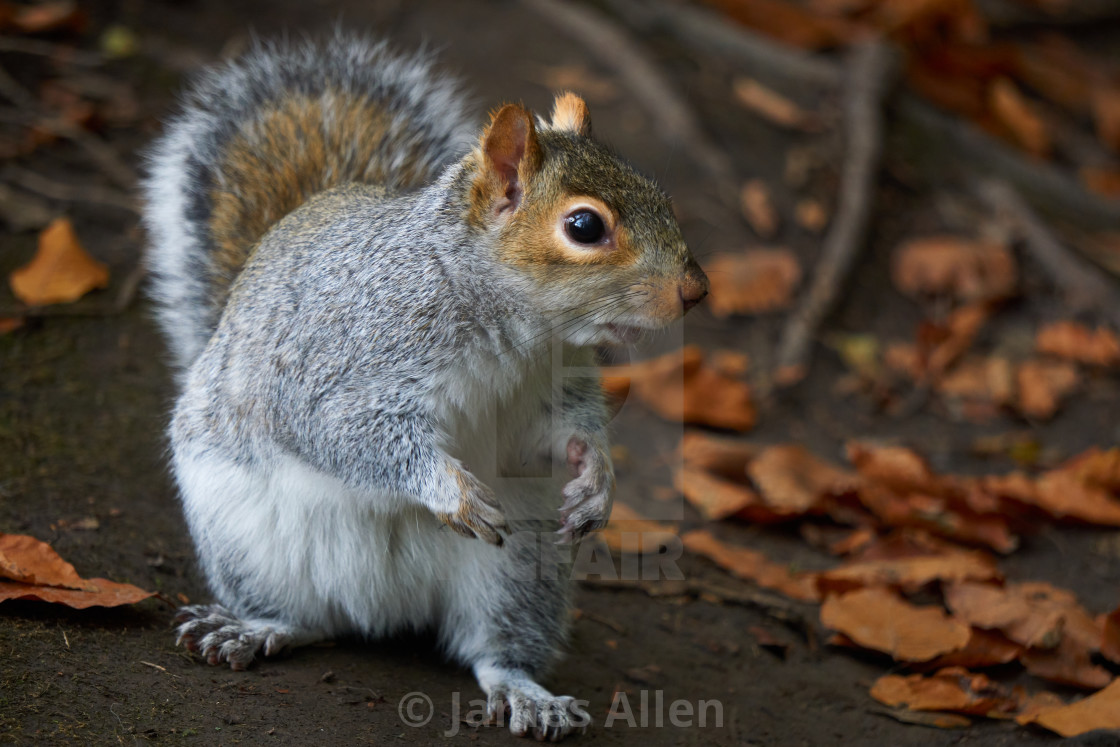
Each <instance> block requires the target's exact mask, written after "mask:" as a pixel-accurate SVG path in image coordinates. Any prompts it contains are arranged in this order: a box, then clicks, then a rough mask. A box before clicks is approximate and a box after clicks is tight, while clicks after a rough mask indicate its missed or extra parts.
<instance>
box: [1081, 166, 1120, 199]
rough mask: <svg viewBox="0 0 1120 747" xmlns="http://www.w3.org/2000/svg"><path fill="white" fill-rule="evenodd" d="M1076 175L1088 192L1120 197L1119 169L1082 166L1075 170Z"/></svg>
mask: <svg viewBox="0 0 1120 747" xmlns="http://www.w3.org/2000/svg"><path fill="white" fill-rule="evenodd" d="M1077 176H1078V178H1079V179H1081V183H1082V184H1084V185H1085V188H1086V189H1088V190H1089V191H1090V192H1096V193H1097V194H1099V195H1103V196H1104V197H1110V198H1117V197H1120V169H1109V168H1100V167H1096V166H1082V167H1081V168H1080V169H1078V170H1077Z"/></svg>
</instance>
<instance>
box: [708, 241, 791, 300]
mask: <svg viewBox="0 0 1120 747" xmlns="http://www.w3.org/2000/svg"><path fill="white" fill-rule="evenodd" d="M707 269H708V279H709V280H710V281H711V289H712V292H711V296H710V297H709V299H708V308H710V309H711V310H712V313H713V314H715V315H716V316H718V317H726V316H730V315H731V314H759V313H762V312H766V311H775V310H777V309H782V308H785V307H786V306H788V305H789V303H790V301H791V300H792V298H793V292H794V290H796V288H797V286H798V284H799V283H800V282H801V265H800V264H799V263H798V261H797V257H795V256H794V254H793V252H791V251H789V250H788V249H752V250H749V251H746V252H742V253H740V254H720V255H718V256H716V257H715V259H713V260H712V262H711V263H710V264H709V265H708V268H707Z"/></svg>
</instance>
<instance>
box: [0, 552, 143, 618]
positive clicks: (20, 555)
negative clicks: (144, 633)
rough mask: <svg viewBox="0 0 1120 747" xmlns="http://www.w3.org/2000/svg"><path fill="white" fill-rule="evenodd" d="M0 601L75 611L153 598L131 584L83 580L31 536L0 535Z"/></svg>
mask: <svg viewBox="0 0 1120 747" xmlns="http://www.w3.org/2000/svg"><path fill="white" fill-rule="evenodd" d="M0 577H2V578H3V579H10V580H0V602H3V601H6V600H9V599H26V600H39V601H43V602H55V603H58V604H64V605H66V606H68V607H73V608H75V609H85V608H87V607H116V606H118V605H122V604H133V603H134V602H139V601H140V600H142V599H147V598H148V597H151V596H154V592H150V591H144V590H143V589H139V588H137V587H135V586H132V585H131V584H120V583H116V582H114V581H109V580H107V579H104V578H91V579H83V578H82V577H80V576H79V575H78V573H77V571H75V570H74V566H72V565H71V564H69V563H67V562H66V561H65V560H63V559H62V557H61V556H59V554H58V553H56V552H55V551H54V550H53V549H52V548H51V546H50V545H48V544H47V543H45V542H42V541H40V540H37V539H35V538H34V537H29V536H27V535H18V534H0Z"/></svg>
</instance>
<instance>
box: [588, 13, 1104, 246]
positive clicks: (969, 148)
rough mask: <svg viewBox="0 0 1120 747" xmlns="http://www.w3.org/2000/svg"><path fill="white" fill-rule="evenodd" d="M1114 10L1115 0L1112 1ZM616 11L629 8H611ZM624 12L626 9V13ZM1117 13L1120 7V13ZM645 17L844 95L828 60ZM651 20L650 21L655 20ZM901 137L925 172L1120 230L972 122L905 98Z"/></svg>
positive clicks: (1099, 208)
mask: <svg viewBox="0 0 1120 747" xmlns="http://www.w3.org/2000/svg"><path fill="white" fill-rule="evenodd" d="M1104 1H1105V2H1112V0H1104ZM608 2H609V3H611V4H612V5H614V4H617V3H621V2H626V0H608ZM618 7H624V6H621V5H620V6H618ZM1117 7H1120V5H1118V6H1117ZM641 8H642V12H640V13H637V14H636V16H635V14H633V13H630V14H622V13H620V15H623V17H625V18H627V19H628V20H629V19H631V18H635V17H637V18H638V19H646V20H639V21H636V23H638V24H639V25H640V26H646V25H648V24H655V25H654V26H653V27H655V28H657V29H659V30H663V31H665V32H666V33H669V34H671V35H673V36H674V37H675V38H676V39H678V40H679V41H680V42H682V43H683V44H686V45H688V46H689V47H691V48H692V49H695V50H698V51H702V52H705V53H716V54H722V55H726V56H727V57H729V58H730V59H733V60H735V61H736V62H738V63H739V64H741V65H742V66H743V67H744V68H745V69H748V70H750V71H751V75H752V77H758V78H759V79H760V80H765V82H767V83H768V84H769V85H772V86H774V87H776V88H783V87H797V86H815V87H818V88H836V87H837V86H839V85H840V83H841V81H842V80H843V70H842V69H841V67H840V66H839V65H838V64H836V63H835V62H833V61H831V60H829V59H828V58H826V57H824V56H820V55H808V54H806V53H805V52H802V51H800V50H796V49H792V48H790V47H788V46H786V45H784V44H781V43H780V42H777V41H775V40H773V39H770V38H768V37H766V36H764V35H762V34H759V33H757V32H753V31H751V30H749V29H745V28H740V27H738V26H735V25H733V24H729V23H727V21H726V20H725V19H723V18H721V17H720V16H718V15H716V14H714V13H712V12H710V11H706V10H701V9H698V8H694V7H691V6H687V5H683V4H677V3H669V2H665V0H643V1H642V3H641ZM647 17H648V18H647ZM890 108H891V114H892V115H893V116H894V117H895V118H896V119H897V123H898V125H899V127H898V128H897V130H910V131H912V132H914V133H915V134H917V135H919V136H921V137H922V138H923V141H924V142H923V143H921V147H918V148H916V149H915V154H914V155H916V156H918V157H919V158H921V157H923V156H925V158H924V159H922V160H923V161H924V165H927V166H930V167H932V168H933V169H935V170H937V171H942V172H944V171H945V170H946V169H952V170H961V169H964V170H968V171H970V172H972V173H982V174H984V175H985V176H994V177H997V178H1000V179H1003V180H1006V181H1008V182H1010V183H1011V184H1012V185H1014V186H1015V188H1016V189H1018V190H1019V191H1020V192H1021V193H1022V194H1023V197H1024V198H1025V199H1027V200H1029V201H1030V202H1031V204H1032V205H1034V207H1035V208H1036V209H1037V210H1041V211H1043V212H1045V213H1047V214H1055V215H1061V216H1062V217H1064V218H1068V219H1070V220H1071V221H1073V222H1076V223H1078V224H1080V225H1082V226H1084V227H1086V228H1106V227H1115V226H1116V225H1117V224H1120V203H1117V202H1116V201H1115V200H1108V199H1105V198H1103V197H1100V196H1099V195H1096V194H1093V193H1092V192H1089V191H1088V190H1086V189H1085V188H1084V186H1083V185H1082V184H1081V183H1080V182H1079V181H1078V180H1076V179H1071V178H1070V177H1069V176H1068V175H1067V174H1066V173H1064V172H1063V171H1062V170H1061V169H1059V168H1057V167H1056V166H1054V165H1053V164H1051V163H1047V162H1045V161H1037V160H1034V159H1027V158H1024V157H1023V155H1022V154H1021V153H1020V152H1018V151H1016V150H1015V149H1014V148H1012V147H1010V146H1008V145H1006V144H1005V143H1003V142H1002V141H1000V140H998V139H996V138H994V137H992V136H990V135H988V134H987V133H985V132H983V131H982V130H980V129H979V128H978V127H976V126H975V125H973V124H972V123H970V122H967V121H962V120H960V119H959V118H958V117H954V116H952V115H949V114H946V113H944V112H941V111H939V110H938V109H936V108H934V107H933V106H931V105H930V104H928V103H926V102H925V101H923V100H921V99H919V98H918V97H917V96H915V95H912V94H908V93H906V92H904V91H900V92H899V95H897V96H894V97H892V100H891V102H890Z"/></svg>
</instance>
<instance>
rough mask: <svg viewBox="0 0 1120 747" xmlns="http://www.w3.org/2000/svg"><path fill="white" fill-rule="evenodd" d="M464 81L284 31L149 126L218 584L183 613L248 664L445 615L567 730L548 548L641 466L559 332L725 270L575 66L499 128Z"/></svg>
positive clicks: (149, 182) (201, 504)
mask: <svg viewBox="0 0 1120 747" xmlns="http://www.w3.org/2000/svg"><path fill="white" fill-rule="evenodd" d="M465 109H466V107H465V105H464V99H463V97H462V95H461V94H460V93H459V92H458V90H457V86H456V84H455V83H453V82H452V81H450V80H448V79H446V78H444V77H440V76H437V75H436V74H435V73H434V72H433V71H432V68H431V63H430V60H428V59H427V58H426V57H425V56H423V55H413V56H406V55H399V54H397V53H395V52H392V51H390V49H389V48H388V47H387V46H386V44H385V43H384V42H377V43H375V42H372V41H368V40H365V39H362V38H358V37H348V36H344V35H339V36H337V37H336V38H333V39H331V40H329V41H327V42H326V43H323V44H318V45H316V44H312V43H306V44H302V45H297V44H291V43H286V42H285V43H273V44H263V43H258V44H256V45H255V46H254V48H253V49H252V50H251V51H250V52H249V53H248V54H247V55H246V56H244V57H243V58H242V59H240V60H238V61H234V62H230V63H226V64H223V65H221V66H218V67H216V68H214V69H212V70H210V71H209V72H207V73H206V74H204V75H203V76H202V77H200V78H199V79H198V80H197V81H195V83H194V84H193V86H192V87H191V88H190V90H189V91H188V92H187V94H186V96H185V99H184V102H183V106H182V110H181V111H180V113H179V114H177V115H176V116H175V117H173V118H172V119H171V120H170V121H169V122H168V123H167V126H166V128H165V131H164V134H163V135H162V136H161V137H160V138H159V139H158V141H157V142H156V143H155V144H154V146H153V147H152V149H151V152H150V154H149V159H148V167H149V168H148V175H147V177H146V179H145V183H144V189H145V197H146V208H145V214H144V218H145V225H146V228H147V230H148V233H149V236H150V244H151V245H150V251H149V255H148V265H149V268H150V270H151V275H152V289H153V296H154V298H155V302H156V307H157V315H158V319H159V322H160V324H161V326H162V328H163V331H164V333H165V334H166V336H167V339H168V341H169V345H170V348H171V351H172V353H173V354H174V357H175V361H176V363H177V365H178V368H179V384H180V386H181V390H182V391H181V394H180V396H179V398H178V401H177V403H176V405H175V408H174V413H173V416H172V422H171V426H170V437H171V453H172V467H173V471H174V475H175V478H176V481H177V483H178V486H179V489H180V493H181V497H182V503H183V507H184V512H185V515H186V519H187V522H188V525H189V527H190V531H191V535H192V538H193V540H194V544H195V547H196V549H197V553H198V557H199V560H200V563H201V566H202V569H203V570H204V572H205V575H206V577H207V579H208V581H209V584H210V587H211V589H212V591H213V594H214V596H215V597H216V599H217V601H218V603H217V604H211V605H193V606H187V607H184V608H182V610H181V611H180V614H179V616H178V617H177V621H176V622H177V624H178V635H179V641H180V643H182V644H185V645H186V646H187V647H188V648H189V649H190V650H192V651H198V652H201V653H202V655H203V656H204V657H205V658H206V659H207V660H208V661H209V662H210V663H211V664H219V663H223V662H224V663H228V664H229V665H230V666H231V667H233V668H234V669H241V668H244V667H246V666H247V665H249V664H250V663H251V662H252V661H253V659H254V658H255V657H256V656H257V655H258V654H263V655H264V656H268V655H271V654H274V653H276V652H278V651H279V650H281V649H282V648H285V647H290V646H298V645H302V644H307V643H311V642H314V641H318V640H322V639H326V638H330V637H332V636H337V635H343V634H358V635H364V636H385V635H390V634H393V633H394V632H396V631H402V630H417V629H425V628H432V629H434V630H436V631H437V634H438V637H439V641H440V643H441V645H442V646H443V647H444V648H445V650H446V652H447V653H448V655H449V656H451V657H453V658H454V659H456V660H458V661H459V662H462V663H463V664H464V665H466V666H469V667H471V668H472V669H473V671H474V673H475V675H476V677H477V679H478V682H479V684H480V685H481V687H482V689H483V690H484V691H485V693H486V696H487V702H488V708H489V710H490V712H491V715H492V716H494V717H498V716H504V715H505V714H507V713H508V718H509V725H510V729H511V730H512V731H513V732H514V733H515V734H521V735H524V734H533V735H535V736H537V737H538V738H548V739H559V738H561V737H563V736H564V735H566V734H568V733H570V732H572V731H574V730H579V729H581V728H582V727H584V726H586V725H587V722H588V720H589V719H588V716H587V713H586V712H585V711H584V710H583V709H582V708H581V707H580V706H579V704H578V703H577V702H576V701H575V700H574V698H572V697H567V696H564V697H558V696H554V695H552V694H551V693H550V692H548V691H547V690H545V689H544V688H543V687H542V686H541V685H539V684H538V683H537V679H538V678H539V677H540V676H542V674H543V673H544V672H545V671H546V670H547V667H548V666H549V665H550V663H551V662H553V661H554V660H555V659H556V657H557V656H558V654H559V651H560V649H561V647H562V645H563V643H564V640H565V636H566V632H567V627H568V622H569V616H570V615H569V606H568V605H569V601H568V600H569V583H568V580H567V579H566V578H565V567H566V566H565V564H564V560H563V558H562V557H561V555H560V553H556V552H550V551H548V548H549V547H552V546H553V543H554V542H556V541H560V542H561V543H571V542H578V541H579V540H580V539H581V538H583V537H584V536H586V535H587V534H588V533H589V532H591V531H593V530H595V529H597V528H601V527H602V526H604V525H605V524H606V522H607V520H608V517H609V514H610V509H611V491H612V489H613V484H614V475H613V467H612V464H611V458H610V451H609V444H608V440H607V430H606V422H607V419H608V418H607V413H606V409H605V405H604V401H603V394H602V391H601V388H600V385H599V381H598V379H597V378H596V377H594V376H582V377H580V376H563V375H560V373H559V372H558V367H557V365H556V361H558V360H560V359H561V358H562V359H563V363H564V365H565V366H576V367H590V366H594V362H595V359H594V354H593V346H595V345H600V344H625V343H629V342H632V341H634V340H635V339H636V338H637V337H639V336H640V335H641V334H642V333H643V331H645V330H653V329H658V328H661V327H663V326H664V325H666V324H668V323H670V322H672V321H673V320H675V319H677V318H679V317H680V316H681V315H682V314H683V313H684V312H685V311H687V310H688V309H689V308H690V307H691V306H693V305H695V304H696V303H698V302H699V301H700V300H701V298H702V297H703V296H704V295H705V294H706V293H707V287H708V285H707V278H706V277H705V276H704V273H703V272H702V271H701V269H700V267H699V265H698V264H697V263H696V261H695V260H694V259H693V257H692V255H691V254H690V253H689V250H688V248H687V246H686V244H685V242H684V240H683V238H682V237H681V233H680V229H679V227H678V225H677V221H676V220H675V218H674V217H673V213H672V210H671V208H670V203H669V201H668V199H667V198H666V197H665V196H664V195H663V193H662V192H661V191H660V190H659V189H658V188H657V186H656V185H654V184H653V183H652V182H651V181H649V180H648V179H646V178H645V177H643V176H640V175H639V174H637V173H636V172H635V171H634V170H632V169H631V168H630V167H629V166H627V165H626V164H625V163H624V162H622V161H621V160H619V159H618V158H617V157H616V156H614V155H613V154H612V153H611V152H610V151H609V150H608V149H607V148H605V147H604V146H602V145H601V144H599V143H597V142H596V141H595V140H593V139H591V137H590V130H591V124H590V119H589V116H588V112H587V107H586V105H585V104H584V102H583V101H582V100H581V99H579V98H578V97H577V96H575V95H574V94H570V93H566V94H562V95H559V96H558V97H557V98H556V101H555V104H554V108H553V111H552V114H551V117H550V118H548V119H544V118H537V117H535V116H534V115H533V114H532V113H530V112H529V111H528V110H526V109H524V108H523V107H521V106H518V105H513V104H510V105H505V106H503V107H501V108H500V109H498V110H497V111H496V112H495V113H493V114H492V115H491V117H490V121H489V123H488V124H487V125H486V126H485V127H484V128H483V129H482V131H481V134H480V135H479V134H477V131H476V130H474V128H473V127H472V126H471V125H470V124H469V123H468V121H467V118H466V115H465ZM557 351H559V354H560V357H557Z"/></svg>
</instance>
